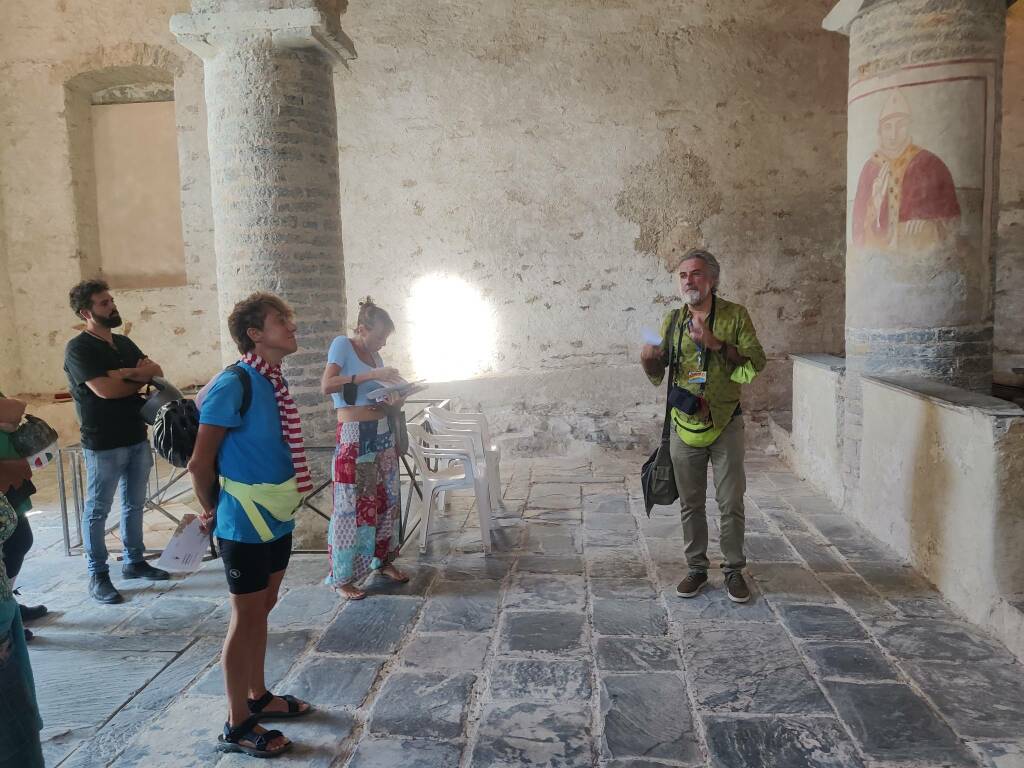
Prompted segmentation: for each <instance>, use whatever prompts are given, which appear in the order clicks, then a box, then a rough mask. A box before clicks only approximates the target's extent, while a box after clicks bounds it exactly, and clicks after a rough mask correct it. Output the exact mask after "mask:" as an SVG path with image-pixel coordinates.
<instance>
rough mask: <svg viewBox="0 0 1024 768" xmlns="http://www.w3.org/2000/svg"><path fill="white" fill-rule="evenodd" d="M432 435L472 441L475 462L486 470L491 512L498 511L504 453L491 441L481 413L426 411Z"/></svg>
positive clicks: (442, 410)
mask: <svg viewBox="0 0 1024 768" xmlns="http://www.w3.org/2000/svg"><path fill="white" fill-rule="evenodd" d="M426 414H427V423H428V424H430V431H431V432H433V433H434V434H436V435H466V436H468V437H469V438H470V440H472V441H473V450H474V452H475V453H476V459H477V461H478V462H479V463H480V464H483V465H484V467H485V468H486V470H487V487H488V488H489V490H490V499H491V508H492V509H498V508H499V507H501V506H502V503H501V449H500V448H498V446H497V445H495V444H494V443H493V442H492V441H491V431H490V429H489V428H488V426H487V419H486V418H485V417H484V415H483V414H482V413H452V412H451V411H449V410H446V409H444V408H438V407H437V406H434V405H432V406H430V407H428V408H427V409H426Z"/></svg>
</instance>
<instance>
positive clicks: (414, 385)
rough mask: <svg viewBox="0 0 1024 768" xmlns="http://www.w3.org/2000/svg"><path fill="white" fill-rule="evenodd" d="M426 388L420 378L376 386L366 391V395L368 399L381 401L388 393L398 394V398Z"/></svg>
mask: <svg viewBox="0 0 1024 768" xmlns="http://www.w3.org/2000/svg"><path fill="white" fill-rule="evenodd" d="M426 388H427V385H426V384H425V383H424V382H423V380H422V379H420V380H419V381H403V382H402V383H401V384H389V385H387V386H385V387H378V388H377V389H374V390H372V391H370V392H368V393H367V395H366V396H367V397H368V398H369V399H370V400H376V401H377V402H381V401H382V400H386V399H387V397H388V395H398V397H400V398H403V399H404V398H406V397H408V396H409V395H412V394H414V393H416V392H422V391H423V390H424V389H426Z"/></svg>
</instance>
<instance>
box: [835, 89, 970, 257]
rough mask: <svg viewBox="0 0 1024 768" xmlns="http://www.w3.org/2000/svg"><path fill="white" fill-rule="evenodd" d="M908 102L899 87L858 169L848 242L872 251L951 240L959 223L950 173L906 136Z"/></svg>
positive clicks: (921, 246) (925, 246)
mask: <svg viewBox="0 0 1024 768" xmlns="http://www.w3.org/2000/svg"><path fill="white" fill-rule="evenodd" d="M910 123H911V114H910V106H909V104H908V103H907V100H906V97H905V96H904V95H903V94H902V93H901V91H900V89H898V88H896V89H894V90H893V91H892V92H891V93H890V94H889V96H888V97H887V98H886V100H885V104H884V105H883V107H882V112H881V114H880V115H879V116H878V149H877V150H876V151H875V152H874V153H873V154H872V155H871V157H870V158H869V159H868V161H867V162H866V163H865V164H864V168H863V169H862V170H861V172H860V179H859V181H858V183H857V195H856V197H855V198H854V203H853V244H854V245H855V246H857V247H859V248H869V249H873V250H883V251H887V250H896V249H901V250H912V251H917V250H926V249H929V248H932V247H934V246H937V245H942V244H944V243H947V242H951V241H952V240H954V239H955V238H956V234H957V229H958V227H959V224H960V204H959V202H958V201H957V198H956V187H955V185H954V183H953V175H952V174H951V173H950V171H949V168H948V167H947V166H946V164H945V163H944V162H943V161H942V160H941V159H940V158H939V157H938V156H937V155H935V154H934V153H932V152H929V151H928V150H927V149H923V148H922V147H919V146H917V145H916V144H914V143H913V142H912V141H911V131H910Z"/></svg>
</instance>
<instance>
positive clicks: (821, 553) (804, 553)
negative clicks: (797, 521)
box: [786, 531, 850, 573]
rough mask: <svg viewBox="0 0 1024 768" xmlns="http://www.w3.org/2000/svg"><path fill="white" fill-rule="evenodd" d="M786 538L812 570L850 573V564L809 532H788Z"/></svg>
mask: <svg viewBox="0 0 1024 768" xmlns="http://www.w3.org/2000/svg"><path fill="white" fill-rule="evenodd" d="M786 538H788V539H789V543H790V544H792V545H793V548H794V549H795V550H796V551H797V552H798V553H799V554H800V557H802V558H803V559H804V560H805V561H806V562H807V565H808V566H809V567H810V569H811V570H812V571H819V572H820V571H824V572H835V573H849V572H850V566H848V565H847V564H846V561H845V560H843V558H842V557H840V556H839V554H838V553H837V552H836V551H835V550H833V549H832V547H830V546H828V545H827V544H824V543H823V542H821V541H820V540H819V539H818V537H817V536H812V535H811V534H809V533H793V532H788V531H787V532H786Z"/></svg>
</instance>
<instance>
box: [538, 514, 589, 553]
mask: <svg viewBox="0 0 1024 768" xmlns="http://www.w3.org/2000/svg"><path fill="white" fill-rule="evenodd" d="M524 547H525V549H526V550H527V551H528V552H532V553H535V554H544V555H568V556H571V555H578V554H579V553H581V552H582V551H583V534H582V533H581V529H580V527H579V526H578V525H566V524H561V523H544V522H539V521H538V522H529V523H527V524H526V541H525V544H524Z"/></svg>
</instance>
